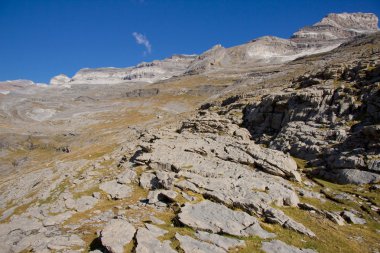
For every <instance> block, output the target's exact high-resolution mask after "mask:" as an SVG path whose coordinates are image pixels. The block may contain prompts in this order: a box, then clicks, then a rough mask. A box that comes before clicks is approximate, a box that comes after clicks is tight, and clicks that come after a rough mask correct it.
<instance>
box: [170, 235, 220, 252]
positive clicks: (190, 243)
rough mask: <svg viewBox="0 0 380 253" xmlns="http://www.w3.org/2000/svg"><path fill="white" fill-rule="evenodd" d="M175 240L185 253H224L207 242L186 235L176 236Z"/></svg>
mask: <svg viewBox="0 0 380 253" xmlns="http://www.w3.org/2000/svg"><path fill="white" fill-rule="evenodd" d="M175 238H176V239H177V240H178V241H179V243H180V247H181V249H183V251H184V252H185V253H194V252H198V253H226V252H227V251H225V250H224V249H222V248H220V247H218V246H215V245H212V244H209V243H207V242H201V241H198V240H195V239H194V238H192V237H190V236H187V235H184V236H182V235H180V234H178V233H177V234H176V235H175Z"/></svg>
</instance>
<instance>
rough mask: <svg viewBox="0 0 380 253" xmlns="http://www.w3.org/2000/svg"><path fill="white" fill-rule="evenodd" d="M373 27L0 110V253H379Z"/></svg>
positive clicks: (35, 95)
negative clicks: (330, 47)
mask: <svg viewBox="0 0 380 253" xmlns="http://www.w3.org/2000/svg"><path fill="white" fill-rule="evenodd" d="M342 20H345V21H344V22H343V21H342ZM347 20H348V21H347ZM342 22H343V23H342ZM374 22H377V19H376V17H374V16H372V15H369V14H338V15H335V14H334V15H332V14H331V15H328V16H327V17H326V18H325V19H323V20H322V21H321V22H320V23H318V24H316V25H314V26H316V27H320V26H323V29H322V28H321V29H322V30H321V31H322V32H321V33H324V32H325V30H324V29H329V31H330V30H331V29H332V28H331V27H328V28H326V26H332V27H335V28H337V27H339V29H343V30H344V32H343V33H341V32H338V33H337V34H338V35H339V36H340V34H343V35H344V36H343V37H344V41H345V42H343V40H341V39H342V38H341V37H339V38H338V39H337V40H335V39H333V41H332V42H331V41H330V39H331V38H326V37H323V36H317V37H315V38H313V39H312V40H313V41H312V42H310V43H312V44H313V45H312V46H311V48H314V47H315V48H316V49H317V50H319V49H318V48H324V50H327V48H328V46H331V45H334V47H336V46H335V43H337V42H338V41H339V44H340V43H342V44H341V45H340V46H338V47H337V48H335V49H334V50H332V51H328V52H324V53H319V54H312V55H308V54H305V50H306V49H304V48H303V47H301V46H300V45H301V44H302V43H303V44H304V43H309V42H307V41H309V40H311V38H309V37H308V38H305V37H307V36H306V35H305V36H303V37H302V36H301V35H299V37H297V38H292V39H290V40H283V39H278V38H274V37H264V38H261V39H258V40H255V41H252V42H250V43H248V44H245V45H243V46H237V47H235V48H231V49H224V48H222V47H220V46H217V47H214V48H213V49H211V50H210V51H208V52H206V53H205V54H203V55H201V56H199V57H193V56H186V57H183V56H175V57H172V58H169V59H167V60H164V61H154V62H153V63H146V64H142V65H139V66H137V67H133V68H128V69H111V70H110V69H100V70H95V71H94V70H86V71H83V70H82V71H80V72H78V74H77V75H76V77H74V78H72V79H70V78H68V77H66V76H64V75H60V76H58V77H55V78H54V79H53V80H52V82H51V83H52V84H54V85H52V86H51V87H48V88H36V87H33V88H31V89H29V88H28V89H24V90H23V92H13V91H11V92H9V93H7V94H6V95H3V96H2V97H0V99H1V100H0V106H1V107H0V119H1V122H0V124H1V128H0V165H1V166H0V168H1V169H0V189H1V191H0V252H93V253H99V252H117V253H118V252H267V253H272V252H273V253H274V252H286V253H287V252H291V253H293V252H296V253H302V252H308V253H311V252H371V253H374V252H378V251H379V250H380V243H379V241H380V240H379V239H380V234H379V230H380V222H379V220H380V198H379V191H380V185H379V183H380V172H379V164H380V162H379V159H380V147H379V141H378V139H379V124H380V101H379V98H380V96H379V95H380V61H379V59H380V57H379V56H380V33H372V31H375V30H376V29H377V24H376V26H374V25H373V23H374ZM335 28H334V29H335ZM307 29H312V30H313V29H316V30H318V31H319V29H320V28H318V29H317V28H305V29H304V30H307ZM334 29H332V31H335V30H334ZM347 29H355V31H356V30H360V29H361V30H363V31H365V33H364V34H362V35H360V36H358V37H352V36H353V34H352V33H346V30H347ZM343 30H342V31H343ZM301 31H302V30H301ZM313 31H314V30H313ZM367 31H369V32H368V33H371V34H367ZM360 33H361V32H360ZM299 34H300V33H299ZM347 34H349V35H347ZM346 35H347V36H346ZM355 35H356V34H355ZM301 37H302V38H301ZM296 40H298V41H296ZM301 40H303V41H302V42H301ZM326 41H327V42H326ZM273 48H275V49H276V50H274V51H273V50H272V49H273ZM307 50H310V48H309V49H307ZM313 50H314V49H313ZM315 52H316V51H314V53H315ZM268 53H270V55H268ZM295 55H297V56H296V57H295ZM284 59H285V60H284ZM210 62H211V63H212V64H209V63H210ZM205 65H207V67H206V68H204V66H205ZM140 70H141V71H142V72H139V71H140ZM151 71H152V72H151ZM160 71H161V72H160ZM174 75H178V76H174ZM129 77H130V78H129ZM122 79H124V80H122ZM120 80H122V82H120ZM150 82H153V83H150ZM94 84H96V85H94ZM7 87H8V88H7V89H9V87H10V86H9V85H8V86H7ZM22 87H24V86H22Z"/></svg>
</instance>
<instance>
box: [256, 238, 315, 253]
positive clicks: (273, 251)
mask: <svg viewBox="0 0 380 253" xmlns="http://www.w3.org/2000/svg"><path fill="white" fill-rule="evenodd" d="M261 250H262V251H264V252H265V253H317V251H315V250H312V249H299V248H296V247H294V246H291V245H288V244H286V243H284V242H282V241H280V240H273V241H270V242H263V244H262V246H261Z"/></svg>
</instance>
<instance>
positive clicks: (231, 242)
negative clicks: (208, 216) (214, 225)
mask: <svg viewBox="0 0 380 253" xmlns="http://www.w3.org/2000/svg"><path fill="white" fill-rule="evenodd" d="M195 236H196V237H197V238H198V239H199V240H202V241H204V242H208V243H211V244H214V245H216V246H218V247H220V248H222V249H224V250H226V251H228V250H231V249H234V248H243V247H245V242H244V241H243V240H238V239H233V238H228V237H225V236H221V235H217V234H210V233H207V232H203V231H197V233H196V234H195Z"/></svg>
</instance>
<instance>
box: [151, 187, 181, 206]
mask: <svg viewBox="0 0 380 253" xmlns="http://www.w3.org/2000/svg"><path fill="white" fill-rule="evenodd" d="M177 195H178V194H177V192H175V191H171V190H155V191H150V192H149V194H148V203H149V204H155V203H157V202H163V203H171V202H175V198H176V197H177Z"/></svg>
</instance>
